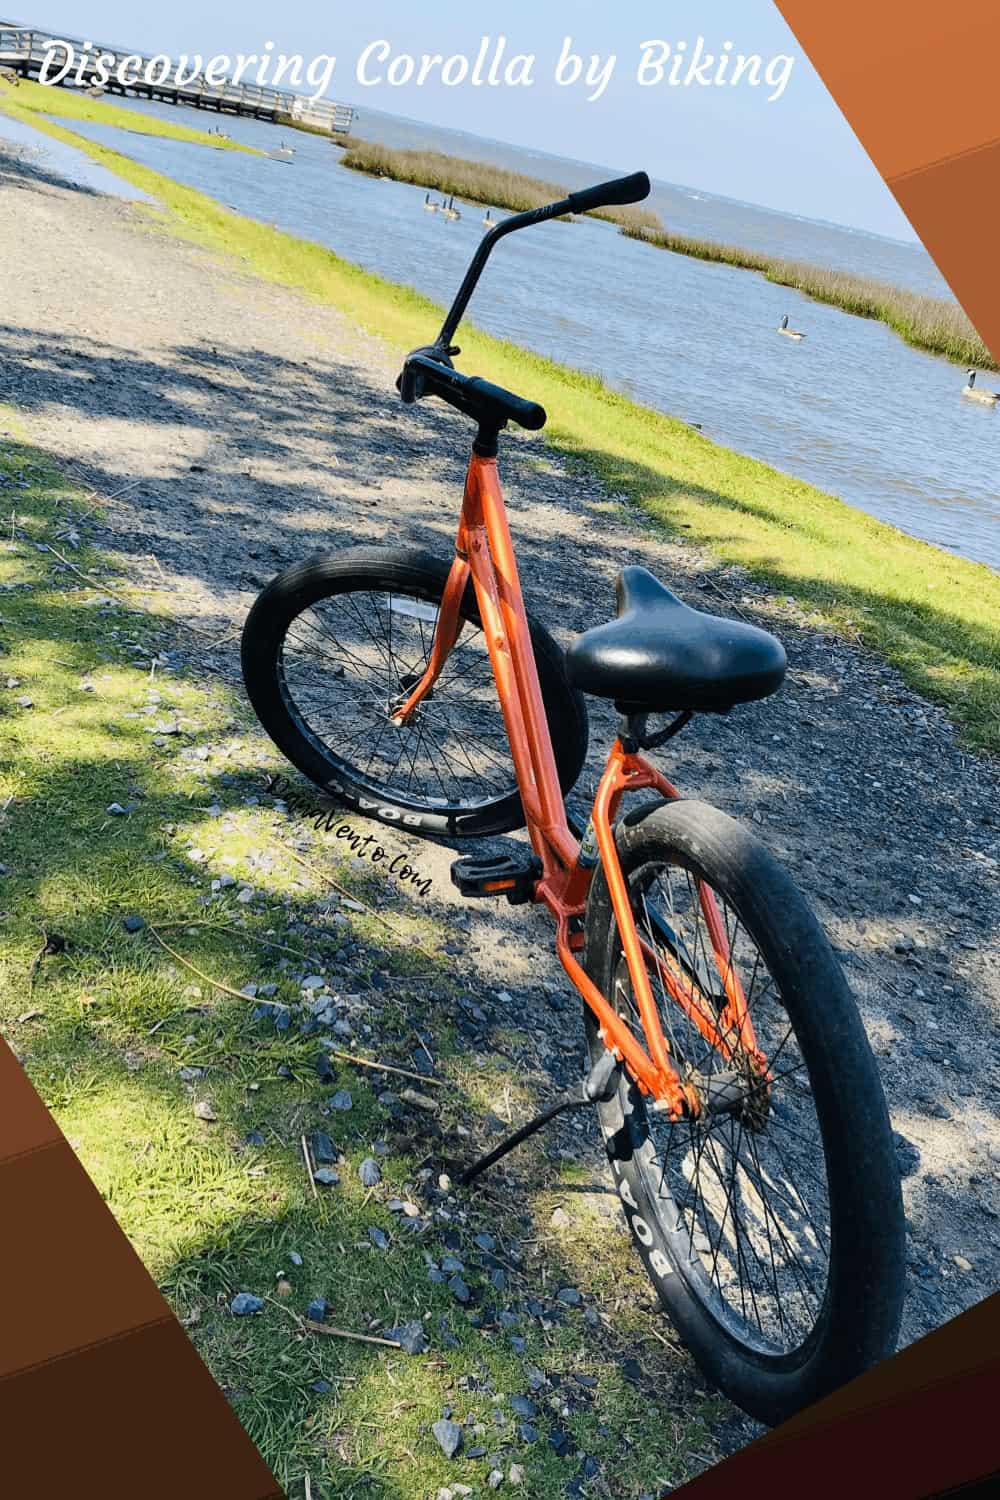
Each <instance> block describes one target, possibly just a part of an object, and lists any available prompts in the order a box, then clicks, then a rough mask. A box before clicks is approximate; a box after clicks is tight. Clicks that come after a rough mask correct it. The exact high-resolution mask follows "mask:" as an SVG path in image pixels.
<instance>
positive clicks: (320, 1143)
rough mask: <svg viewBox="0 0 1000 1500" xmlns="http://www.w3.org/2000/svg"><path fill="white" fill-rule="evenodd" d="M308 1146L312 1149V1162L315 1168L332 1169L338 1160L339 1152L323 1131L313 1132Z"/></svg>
mask: <svg viewBox="0 0 1000 1500" xmlns="http://www.w3.org/2000/svg"><path fill="white" fill-rule="evenodd" d="M310 1145H311V1147H312V1156H313V1161H314V1162H315V1163H316V1165H317V1166H320V1167H332V1166H333V1165H334V1164H335V1163H336V1162H337V1161H338V1160H339V1158H340V1152H339V1151H338V1150H337V1148H336V1146H335V1145H334V1144H333V1141H332V1140H331V1139H330V1137H329V1136H328V1135H327V1134H326V1132H325V1131H323V1130H314V1131H313V1134H312V1140H311V1141H310Z"/></svg>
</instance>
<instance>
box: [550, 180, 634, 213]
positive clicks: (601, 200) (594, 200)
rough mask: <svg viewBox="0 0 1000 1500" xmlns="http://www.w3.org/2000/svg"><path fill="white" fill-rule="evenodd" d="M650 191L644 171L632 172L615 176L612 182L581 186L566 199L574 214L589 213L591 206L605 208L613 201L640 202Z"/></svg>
mask: <svg viewBox="0 0 1000 1500" xmlns="http://www.w3.org/2000/svg"><path fill="white" fill-rule="evenodd" d="M649 193H650V185H649V177H648V176H647V174H646V173H645V172H633V173H632V175H631V177H616V178H615V179H614V181H613V182H601V183H598V185H597V187H592V188H583V189H582V191H581V192H579V193H570V195H569V198H568V199H567V200H566V201H567V202H568V203H569V204H571V212H572V213H575V214H585V213H589V212H590V210H591V209H592V208H607V207H610V205H611V204H613V203H615V204H617V203H641V202H642V200H643V198H648V197H649Z"/></svg>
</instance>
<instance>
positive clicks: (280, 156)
mask: <svg viewBox="0 0 1000 1500" xmlns="http://www.w3.org/2000/svg"><path fill="white" fill-rule="evenodd" d="M294 155H295V147H294V146H286V145H285V143H284V142H283V141H282V143H281V145H280V146H279V147H278V149H277V151H272V152H271V160H272V161H291V159H292V157H293V156H294Z"/></svg>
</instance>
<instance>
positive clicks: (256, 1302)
mask: <svg viewBox="0 0 1000 1500" xmlns="http://www.w3.org/2000/svg"><path fill="white" fill-rule="evenodd" d="M263 1310H264V1302H263V1299H262V1298H260V1297H254V1296H253V1295H252V1293H250V1292H237V1293H236V1296H235V1297H234V1298H233V1300H232V1302H230V1304H229V1311H230V1312H231V1313H232V1315H233V1317H234V1318H249V1317H250V1316H251V1315H252V1314H253V1313H259V1312H263Z"/></svg>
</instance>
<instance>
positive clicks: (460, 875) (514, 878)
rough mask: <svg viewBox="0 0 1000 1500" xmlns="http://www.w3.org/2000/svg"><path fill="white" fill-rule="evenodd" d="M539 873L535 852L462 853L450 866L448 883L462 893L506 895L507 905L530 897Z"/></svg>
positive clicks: (540, 874)
mask: <svg viewBox="0 0 1000 1500" xmlns="http://www.w3.org/2000/svg"><path fill="white" fill-rule="evenodd" d="M541 876H542V862H541V860H540V859H539V858H538V856H537V855H536V854H494V855H486V856H485V857H483V858H478V857H477V856H476V855H466V856H465V857H464V858H462V859H456V860H455V862H454V864H453V865H452V867H451V883H452V885H455V886H457V887H458V889H459V890H460V891H461V893H462V895H463V896H506V898H507V900H508V901H509V902H510V904H511V906H520V905H522V904H523V903H524V902H525V901H531V900H533V898H534V894H535V884H536V882H537V881H538V880H540V879H541Z"/></svg>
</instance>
